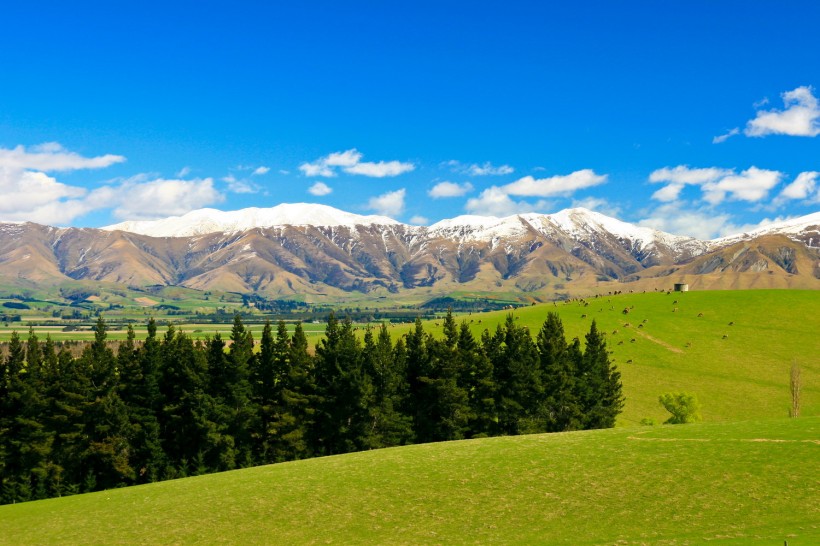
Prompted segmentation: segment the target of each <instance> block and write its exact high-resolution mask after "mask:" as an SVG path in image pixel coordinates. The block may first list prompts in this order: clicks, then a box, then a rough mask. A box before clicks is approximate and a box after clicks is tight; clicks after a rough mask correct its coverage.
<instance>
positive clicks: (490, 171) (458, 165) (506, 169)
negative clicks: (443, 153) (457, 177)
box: [442, 159, 515, 176]
mask: <svg viewBox="0 0 820 546" xmlns="http://www.w3.org/2000/svg"><path fill="white" fill-rule="evenodd" d="M442 166H444V167H448V168H449V169H450V170H451V171H453V172H454V173H460V174H466V175H469V176H500V175H505V174H512V173H514V172H515V169H513V168H512V167H510V166H509V165H499V166H495V165H493V164H492V163H490V162H489V161H486V162H484V163H483V164H481V165H479V164H477V163H473V164H471V165H465V164H464V163H462V162H461V161H458V160H456V159H451V160H450V161H445V162H444V163H442Z"/></svg>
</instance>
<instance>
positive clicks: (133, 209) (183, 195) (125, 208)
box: [89, 178, 225, 220]
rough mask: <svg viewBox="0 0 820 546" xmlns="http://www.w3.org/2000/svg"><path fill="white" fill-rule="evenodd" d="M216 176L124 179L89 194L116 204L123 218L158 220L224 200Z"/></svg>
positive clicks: (92, 200)
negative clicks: (112, 185) (217, 187)
mask: <svg viewBox="0 0 820 546" xmlns="http://www.w3.org/2000/svg"><path fill="white" fill-rule="evenodd" d="M224 198H225V197H224V195H222V194H221V193H220V192H219V191H217V189H216V188H215V187H214V181H213V179H212V178H204V179H199V178H197V179H193V180H167V179H163V178H158V179H155V180H151V181H148V182H142V181H139V180H138V179H136V180H135V179H130V180H126V181H124V182H123V183H122V184H120V185H119V186H117V187H103V188H99V189H97V190H94V192H92V193H91V194H90V195H89V201H90V202H92V203H95V202H96V203H103V202H105V203H106V204H107V205H108V206H111V205H112V204H113V203H116V207H115V208H114V216H116V217H117V218H120V219H122V220H154V219H157V218H164V217H166V216H179V215H182V214H185V213H186V212H190V211H192V210H194V209H198V208H202V207H205V206H207V205H211V204H214V203H219V202H221V201H223V200H224Z"/></svg>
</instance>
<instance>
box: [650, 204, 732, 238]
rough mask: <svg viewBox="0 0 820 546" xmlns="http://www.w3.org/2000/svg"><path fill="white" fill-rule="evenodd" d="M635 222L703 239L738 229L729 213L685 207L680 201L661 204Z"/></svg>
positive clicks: (675, 233) (727, 233)
mask: <svg viewBox="0 0 820 546" xmlns="http://www.w3.org/2000/svg"><path fill="white" fill-rule="evenodd" d="M637 223H638V225H640V226H646V227H650V228H654V229H658V230H660V231H665V232H667V233H672V234H674V235H684V236H689V237H695V238H697V239H704V240H707V239H713V238H715V237H720V236H721V235H729V234H731V233H737V231H738V229H739V228H738V227H737V226H736V225H735V224H733V223H732V222H731V216H730V215H729V214H715V212H714V211H713V210H707V209H703V208H695V209H690V208H685V205H683V204H681V203H667V204H664V205H661V206H659V207H657V208H656V209H655V210H653V211H651V212H650V213H649V215H648V216H647V217H645V218H642V219H640V220H638V222H637Z"/></svg>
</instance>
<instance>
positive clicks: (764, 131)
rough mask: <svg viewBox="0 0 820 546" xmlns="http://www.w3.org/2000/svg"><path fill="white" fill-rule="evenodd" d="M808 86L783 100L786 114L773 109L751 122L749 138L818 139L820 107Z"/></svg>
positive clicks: (785, 94) (790, 93)
mask: <svg viewBox="0 0 820 546" xmlns="http://www.w3.org/2000/svg"><path fill="white" fill-rule="evenodd" d="M812 91H813V89H812V88H811V87H808V86H802V87H798V88H797V89H794V90H792V91H787V92H785V93H783V94H782V95H781V96H782V97H783V105H784V107H785V109H784V110H778V109H772V110H763V111H759V112H757V117H755V119H752V120H749V122H748V123H747V124H746V129H745V130H744V133H745V134H746V136H754V137H760V136H766V135H790V136H809V137H813V136H817V135H818V134H820V106H818V102H817V98H816V97H815V96H814V95H813V94H812Z"/></svg>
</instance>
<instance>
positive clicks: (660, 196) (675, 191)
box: [652, 184, 683, 203]
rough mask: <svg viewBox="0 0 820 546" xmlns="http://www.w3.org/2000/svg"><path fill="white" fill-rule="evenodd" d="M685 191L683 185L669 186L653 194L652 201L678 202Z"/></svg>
mask: <svg viewBox="0 0 820 546" xmlns="http://www.w3.org/2000/svg"><path fill="white" fill-rule="evenodd" d="M682 190H683V184H669V185H668V186H664V187H662V188H661V189H659V190H657V191H656V192H655V193H653V194H652V199H655V200H656V201H663V202H664V203H669V202H671V201H676V200H677V199H678V198H679V197H680V192H681V191H682Z"/></svg>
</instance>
